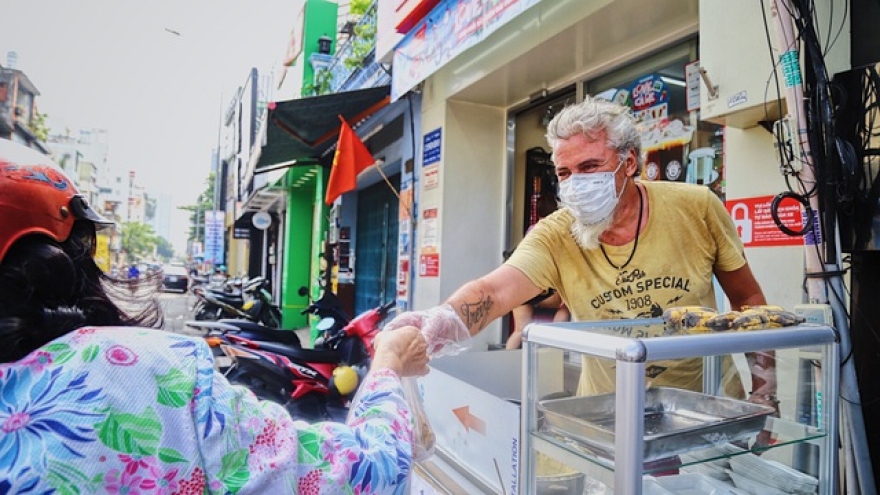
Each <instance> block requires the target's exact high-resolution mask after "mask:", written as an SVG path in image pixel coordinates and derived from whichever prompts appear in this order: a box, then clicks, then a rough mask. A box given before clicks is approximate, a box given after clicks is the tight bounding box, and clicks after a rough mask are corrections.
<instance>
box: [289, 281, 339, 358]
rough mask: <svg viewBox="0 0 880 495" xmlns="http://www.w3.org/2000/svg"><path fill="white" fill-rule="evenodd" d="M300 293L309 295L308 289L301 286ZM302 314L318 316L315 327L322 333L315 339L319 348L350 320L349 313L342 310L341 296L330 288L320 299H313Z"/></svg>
mask: <svg viewBox="0 0 880 495" xmlns="http://www.w3.org/2000/svg"><path fill="white" fill-rule="evenodd" d="M299 295H300V296H303V297H305V296H306V295H308V289H307V288H306V287H300V288H299ZM300 314H303V315H305V314H311V315H314V316H316V317H318V323H317V324H316V325H315V328H316V329H317V330H318V331H319V332H320V333H321V334H320V335H319V336H318V338H317V339H315V347H317V348H321V347H324V341H325V340H326V339H327V338H329V337H330V336H331V335H335V334H337V333H338V332H339V330H341V329H342V328H344V327H345V326H346V325H348V323H349V321H350V318H349V317H348V315H346V314H345V312H344V311H343V310H342V303H341V302H340V301H339V298H338V297H337V296H336V294H334V293H333V292H331V291H329V290H325V291H324V292H323V294H321V297H320V298H319V299H317V300H315V301H312V302H311V304H309V306H308V307H307V308H306V309H304V310H302V311H301V312H300Z"/></svg>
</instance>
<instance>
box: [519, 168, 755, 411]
mask: <svg viewBox="0 0 880 495" xmlns="http://www.w3.org/2000/svg"><path fill="white" fill-rule="evenodd" d="M642 184H643V185H644V186H645V190H646V191H647V197H646V198H645V199H646V200H647V201H648V205H649V210H648V211H649V216H648V221H647V224H646V225H645V228H644V229H643V230H642V232H641V233H640V235H639V238H638V246H636V247H635V252H634V253H633V248H634V242H635V241H633V242H630V243H628V244H625V245H623V246H608V245H603V246H604V248H605V252H606V253H607V255H608V258H609V259H610V260H611V262H613V263H614V264H615V265H617V266H619V267H620V266H621V265H623V264H625V262H626V260H627V258H628V257H629V256H630V254H631V253H632V254H633V256H632V260H631V261H630V262H629V264H627V265H626V266H625V267H621V269H617V268H614V267H613V266H611V264H610V263H609V262H608V260H606V259H605V256H604V255H603V254H602V251H601V250H600V249H598V248H597V249H594V250H590V251H585V250H583V249H581V248H580V246H578V245H577V243H576V242H575V240H574V237H573V236H572V234H571V223H572V222H573V221H574V216H573V215H572V214H571V213H570V212H569V211H568V210H567V209H565V208H562V209H560V210H557V211H556V212H554V213H553V214H552V215H550V216H548V217H546V218H545V219H543V220H541V221H540V222H539V223H538V224H537V225H536V226H535V227H534V228H533V229H532V230H531V231H530V232H529V233H528V234H527V235H526V237H525V238H524V239H523V241H522V242H521V243H520V244H519V245H518V246H517V248H516V251H514V253H513V254H512V255H511V257H510V259H508V260H507V262H506V263H507V264H508V265H511V266H513V267H516V268H518V269H519V270H520V271H522V272H523V273H524V274H525V275H526V276H527V277H528V278H529V280H531V281H532V282H533V283H534V284H535V285H537V286H538V287H540V288H542V289H547V288H553V289H556V290H557V291H558V292H559V294H560V295H561V296H562V299H563V301H565V304H566V305H567V306H568V308H569V310H570V311H571V315H572V320H573V321H588V320H608V319H620V318H652V317H659V316H661V315H662V314H663V311H664V310H665V309H667V308H670V307H675V306H707V307H712V308H714V307H715V306H716V304H715V291H714V287H713V284H712V275H713V272H714V271H715V270H719V271H733V270H736V269H738V268H741V267H742V266H743V265H744V264H745V263H746V259H745V255H744V253H743V246H742V242H741V241H740V240H739V237H738V236H737V232H736V228H735V227H734V225H733V222H732V220H731V218H730V215H729V214H728V213H727V210H726V209H725V208H724V205H723V204H722V203H721V201H720V200H719V199H718V197H717V196H715V195H714V194H713V193H712V192H711V191H710V190H709V188H707V187H705V186H697V185H690V184H681V183H674V182H644V183H642ZM630 187H631V186H630ZM659 331H660V330H659V329H658V333H659ZM648 336H651V337H653V336H656V334H655V335H648ZM613 364H614V362H613V361H610V360H601V361H600V360H598V359H585V360H584V368H583V371H582V373H581V380H580V385H579V387H578V393H579V394H581V395H590V394H595V393H606V392H610V391H613V390H614V383H615V381H614V380H615V376H614V369H613ZM733 370H734V368H733V366H732V361H731V360H730V359H729V358H728V359H726V360H725V365H724V378H723V385H724V388H725V391H726V392H727V393H728V394H733V395H735V396H742V395H743V393H742V386H741V384H740V383H739V379H738V377H736V376H735V373H734V372H733ZM647 380H648V384H649V385H651V384H653V385H655V386H662V385H666V386H675V387H679V388H687V389H690V390H697V391H700V390H701V389H702V360H701V359H685V360H677V361H655V362H652V363H648V377H647Z"/></svg>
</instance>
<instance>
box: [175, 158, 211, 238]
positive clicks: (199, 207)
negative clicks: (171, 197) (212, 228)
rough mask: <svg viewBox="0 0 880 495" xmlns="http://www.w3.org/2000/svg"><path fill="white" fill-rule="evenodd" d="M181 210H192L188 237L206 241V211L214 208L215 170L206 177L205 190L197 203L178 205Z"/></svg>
mask: <svg viewBox="0 0 880 495" xmlns="http://www.w3.org/2000/svg"><path fill="white" fill-rule="evenodd" d="M178 208H179V209H181V210H186V211H188V212H190V215H189V236H188V237H187V239H189V240H190V241H194V242H201V243H202V245H203V246H204V243H205V212H206V211H211V210H212V209H214V172H211V173H210V174H208V178H207V179H205V190H204V191H203V192H202V194H199V197H198V198H197V199H196V204H194V205H186V206H178Z"/></svg>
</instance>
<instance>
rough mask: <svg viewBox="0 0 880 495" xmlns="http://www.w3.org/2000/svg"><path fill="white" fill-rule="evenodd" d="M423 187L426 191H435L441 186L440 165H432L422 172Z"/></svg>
mask: <svg viewBox="0 0 880 495" xmlns="http://www.w3.org/2000/svg"><path fill="white" fill-rule="evenodd" d="M422 185H423V186H424V188H425V189H434V188H436V187H437V186H439V185H440V165H431V166H430V167H427V168H425V169H423V170H422Z"/></svg>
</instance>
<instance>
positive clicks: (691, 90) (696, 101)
mask: <svg viewBox="0 0 880 495" xmlns="http://www.w3.org/2000/svg"><path fill="white" fill-rule="evenodd" d="M684 82H685V84H686V86H685V88H686V91H685V98H686V99H687V111H688V112H693V111H694V110H699V109H700V61H699V60H695V61H693V62H691V63H689V64H687V65H685V66H684Z"/></svg>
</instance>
